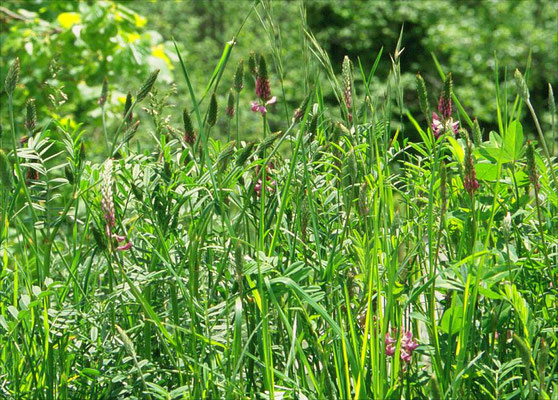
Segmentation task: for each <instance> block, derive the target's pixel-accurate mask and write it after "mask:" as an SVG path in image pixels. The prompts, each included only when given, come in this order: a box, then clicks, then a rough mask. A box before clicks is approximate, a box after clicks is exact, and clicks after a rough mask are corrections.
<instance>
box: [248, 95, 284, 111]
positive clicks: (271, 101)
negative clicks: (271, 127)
mask: <svg viewBox="0 0 558 400" xmlns="http://www.w3.org/2000/svg"><path fill="white" fill-rule="evenodd" d="M275 103H277V97H275V96H273V97H272V98H271V99H269V100H268V101H266V102H265V103H263V104H260V103H258V102H257V101H253V102H252V105H251V107H250V109H251V110H252V111H253V112H259V113H261V114H262V115H265V113H267V108H266V106H270V105H272V104H275Z"/></svg>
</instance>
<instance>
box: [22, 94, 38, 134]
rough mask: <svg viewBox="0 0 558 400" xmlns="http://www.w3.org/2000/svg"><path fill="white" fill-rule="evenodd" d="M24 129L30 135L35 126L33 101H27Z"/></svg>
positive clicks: (35, 118)
mask: <svg viewBox="0 0 558 400" xmlns="http://www.w3.org/2000/svg"><path fill="white" fill-rule="evenodd" d="M25 108H26V114H25V127H26V128H27V130H28V131H29V132H30V133H31V134H32V133H33V131H34V130H35V126H36V125H37V110H36V108H35V99H29V100H27V103H26V107H25Z"/></svg>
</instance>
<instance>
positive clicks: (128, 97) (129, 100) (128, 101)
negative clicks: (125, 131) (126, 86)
mask: <svg viewBox="0 0 558 400" xmlns="http://www.w3.org/2000/svg"><path fill="white" fill-rule="evenodd" d="M131 107H132V92H128V94H127V95H126V104H124V118H126V114H128V111H129V110H130V108H131ZM133 118H134V113H133V112H131V113H130V115H128V119H127V121H126V122H132V119H133Z"/></svg>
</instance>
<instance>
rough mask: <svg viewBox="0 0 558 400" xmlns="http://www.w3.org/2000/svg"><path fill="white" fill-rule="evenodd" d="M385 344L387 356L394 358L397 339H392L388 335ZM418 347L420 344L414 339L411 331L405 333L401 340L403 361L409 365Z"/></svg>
mask: <svg viewBox="0 0 558 400" xmlns="http://www.w3.org/2000/svg"><path fill="white" fill-rule="evenodd" d="M384 342H385V346H386V354H387V355H388V356H390V357H391V356H393V355H394V354H395V349H396V347H397V344H396V343H397V339H396V338H395V337H392V336H391V335H390V334H389V333H386V335H385V337H384ZM417 347H418V343H417V342H416V341H415V339H413V333H412V332H411V331H407V332H405V333H404V334H403V336H402V338H401V360H403V361H404V362H405V363H407V364H408V363H409V362H410V361H411V357H412V355H413V351H415V349H416V348H417Z"/></svg>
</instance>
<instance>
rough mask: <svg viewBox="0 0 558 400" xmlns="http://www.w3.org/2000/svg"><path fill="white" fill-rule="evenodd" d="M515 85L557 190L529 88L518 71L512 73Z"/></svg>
mask: <svg viewBox="0 0 558 400" xmlns="http://www.w3.org/2000/svg"><path fill="white" fill-rule="evenodd" d="M514 77H515V83H516V85H517V91H518V93H519V95H520V96H521V97H522V98H523V101H524V102H525V104H526V105H527V108H528V109H529V112H530V113H531V117H532V118H533V121H534V122H535V128H536V129H537V133H538V134H539V140H540V142H541V145H542V148H543V151H544V155H545V157H546V161H547V162H548V169H550V173H551V174H552V179H553V180H554V189H555V190H556V189H558V178H556V172H554V164H553V163H552V160H551V157H550V152H549V151H548V146H547V145H546V140H545V138H544V134H543V131H542V129H541V125H540V124H539V119H538V118H537V114H536V113H535V109H534V108H533V105H532V104H531V96H530V94H529V88H528V87H527V83H526V82H525V78H524V77H523V75H522V74H521V72H519V70H518V69H516V70H515V73H514Z"/></svg>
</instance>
